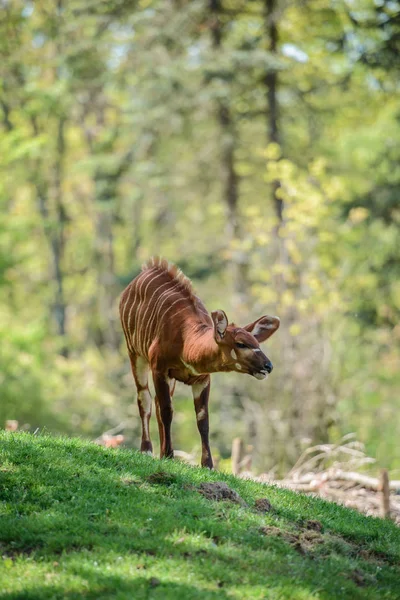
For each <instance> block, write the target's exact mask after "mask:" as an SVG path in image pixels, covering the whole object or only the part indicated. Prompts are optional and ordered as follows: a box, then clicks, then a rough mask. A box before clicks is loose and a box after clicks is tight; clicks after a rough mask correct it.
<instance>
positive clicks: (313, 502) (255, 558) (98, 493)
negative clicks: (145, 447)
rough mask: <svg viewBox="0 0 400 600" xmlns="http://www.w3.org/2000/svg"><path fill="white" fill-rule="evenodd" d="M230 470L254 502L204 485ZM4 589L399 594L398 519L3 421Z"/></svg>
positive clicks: (69, 593) (25, 595)
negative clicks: (208, 494) (207, 494)
mask: <svg viewBox="0 0 400 600" xmlns="http://www.w3.org/2000/svg"><path fill="white" fill-rule="evenodd" d="M160 471H163V472H165V473H166V475H165V476H159V477H151V475H152V474H154V473H157V472H160ZM221 480H223V481H225V482H227V483H228V485H229V486H230V487H232V488H233V489H235V490H236V491H237V492H238V493H239V494H240V496H241V497H242V498H243V499H244V500H245V501H246V502H247V504H248V506H247V507H246V506H241V505H239V504H234V503H231V502H227V501H223V502H216V501H210V500H207V499H206V498H204V497H203V496H202V495H200V494H199V493H198V491H197V487H198V485H199V484H200V483H201V482H204V481H221ZM263 497H267V498H268V499H269V500H270V502H271V504H272V510H271V511H270V512H268V513H266V514H260V513H258V512H257V511H256V510H255V508H254V504H255V501H256V499H258V498H263ZM310 519H313V520H317V521H318V522H319V524H318V523H317V524H316V526H317V529H318V528H320V526H322V531H315V530H312V529H310V527H312V524H310V523H308V520H310ZM0 598H7V599H10V600H11V599H17V598H18V599H21V600H22V599H23V600H33V599H35V600H36V599H44V598H49V599H50V598H51V599H52V600H53V599H58V598H63V599H64V598H65V599H68V600H72V599H75V598H76V599H81V598H90V599H93V600H100V599H105V598H109V599H113V600H115V599H117V600H123V599H126V600H133V599H134V600H141V599H150V598H151V599H159V600H168V599H171V600H178V599H187V600H196V599H201V600H208V599H210V600H211V599H214V598H215V599H217V598H218V599H228V598H232V599H238V600H242V599H246V600H247V599H261V598H274V599H278V598H279V599H281V598H282V599H283V598H287V599H288V600H297V599H302V600H304V599H316V598H321V599H334V598H337V599H340V600H343V599H347V598H349V599H352V600H354V599H356V598H360V599H361V598H362V599H363V600H364V599H372V598H379V599H380V600H381V599H382V598H393V599H397V600H398V599H399V598H400V530H399V529H398V528H397V527H396V526H395V525H393V524H392V523H390V522H386V521H383V520H380V519H375V518H372V517H364V516H362V515H360V514H358V513H356V512H353V511H351V510H348V509H345V508H342V507H339V506H336V505H335V504H330V503H327V502H324V501H322V500H320V499H316V498H310V497H307V496H305V495H301V494H295V493H292V492H289V491H287V490H283V489H278V488H274V487H267V486H264V485H261V484H257V483H254V482H250V481H242V480H240V479H236V478H235V477H233V476H228V475H224V474H221V473H218V472H209V471H208V470H205V469H200V468H194V467H190V466H187V465H184V464H182V463H180V462H178V461H159V460H155V459H153V458H151V457H149V456H146V455H141V454H140V453H138V452H135V451H127V450H106V449H104V448H101V447H98V446H96V445H94V444H89V443H85V442H82V441H80V440H77V439H60V438H51V437H48V436H38V437H35V436H31V435H27V434H7V433H1V434H0Z"/></svg>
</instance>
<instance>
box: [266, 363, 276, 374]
mask: <svg viewBox="0 0 400 600" xmlns="http://www.w3.org/2000/svg"><path fill="white" fill-rule="evenodd" d="M273 368H274V367H273V366H272V362H270V361H268V362H266V363H265V365H264V369H265V370H266V371H268V373H271V371H272V369H273Z"/></svg>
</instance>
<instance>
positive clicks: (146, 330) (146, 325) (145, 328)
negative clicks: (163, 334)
mask: <svg viewBox="0 0 400 600" xmlns="http://www.w3.org/2000/svg"><path fill="white" fill-rule="evenodd" d="M171 283H172V281H167V282H166V283H163V284H162V285H160V287H158V288H157V289H156V290H155V291H154V292H153V295H152V296H151V298H150V300H149V302H148V306H147V308H146V312H145V313H144V315H143V317H142V327H143V340H142V341H143V346H148V345H149V344H148V342H149V341H150V340H147V335H148V333H150V332H151V327H150V325H151V323H152V321H153V317H154V313H155V310H156V306H157V304H158V302H159V300H160V298H161V297H162V296H164V295H165V294H168V293H169V292H172V290H173V288H174V287H176V286H177V284H175V285H173V286H172V287H170V288H169V289H168V290H165V291H164V292H162V293H161V294H160V295H159V297H158V298H157V299H156V301H155V303H154V305H153V306H152V304H151V302H152V300H153V298H154V295H155V294H157V293H158V292H159V291H160V290H161V289H162V288H163V287H165V286H166V285H171ZM172 293H176V292H172ZM149 308H150V309H151V313H150V317H149V318H148V321H147V323H146V322H145V317H146V314H147V311H148V310H149ZM149 327H150V331H149ZM144 350H145V348H144Z"/></svg>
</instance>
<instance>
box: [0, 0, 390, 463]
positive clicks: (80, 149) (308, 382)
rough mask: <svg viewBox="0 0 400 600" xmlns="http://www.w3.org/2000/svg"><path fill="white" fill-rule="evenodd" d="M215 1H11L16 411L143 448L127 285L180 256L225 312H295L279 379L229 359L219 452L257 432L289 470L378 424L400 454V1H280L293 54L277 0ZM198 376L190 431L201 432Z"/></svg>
mask: <svg viewBox="0 0 400 600" xmlns="http://www.w3.org/2000/svg"><path fill="white" fill-rule="evenodd" d="M216 4H217V5H218V6H219V7H220V10H219V13H218V14H214V12H213V11H212V10H211V5H210V3H209V2H206V1H205V0H196V1H190V2H189V1H186V0H183V1H179V2H170V1H167V0H156V1H145V0H141V1H135V2H133V1H126V0H122V1H119V0H118V1H113V0H104V1H102V2H97V3H95V2H89V3H87V2H83V1H82V0H74V1H73V2H64V1H62V0H60V2H58V3H57V7H56V8H55V7H54V3H51V2H49V1H48V0H43V1H41V2H35V3H30V2H28V3H27V2H22V0H16V1H15V2H12V3H7V6H6V7H5V9H4V11H2V15H1V18H0V54H1V59H2V60H1V61H0V62H1V66H0V157H1V158H0V175H1V176H0V210H1V212H2V214H4V217H3V218H2V220H1V223H0V338H1V346H2V351H1V353H0V367H1V387H2V390H1V392H2V402H1V403H0V424H2V423H3V422H4V421H5V420H6V419H17V420H18V421H19V422H20V424H21V425H24V424H26V425H27V426H28V425H29V426H30V427H31V428H32V429H33V428H36V427H38V426H41V427H42V426H45V427H47V428H49V429H50V430H52V431H57V432H64V433H69V434H71V433H75V434H77V435H85V436H88V437H90V438H94V437H96V436H97V435H99V434H100V433H101V431H102V430H105V429H108V428H112V427H113V426H115V425H118V424H119V423H121V422H123V423H124V424H125V431H124V433H125V436H126V439H127V443H128V444H130V445H135V446H136V445H137V436H138V432H139V427H138V420H137V411H136V409H135V407H134V405H133V400H134V392H133V389H134V388H133V381H132V378H131V374H130V367H129V363H128V360H127V355H126V351H125V348H124V347H123V345H122V332H121V329H120V326H119V322H118V315H117V303H118V296H119V294H120V292H121V291H122V289H123V288H124V286H125V285H126V284H127V283H128V282H129V281H130V279H131V278H132V277H134V276H135V275H136V274H137V273H138V271H139V269H140V265H141V263H142V262H144V261H145V260H147V259H148V258H149V256H151V255H152V254H162V255H164V256H166V257H167V258H168V259H169V260H171V261H175V262H177V263H178V264H179V266H181V267H182V268H183V270H184V271H185V273H186V274H187V275H189V276H190V277H191V278H193V281H194V284H195V287H196V288H197V291H198V293H199V295H200V296H201V297H202V298H203V299H204V301H205V303H206V305H207V306H208V307H209V308H210V309H211V310H212V309H215V308H223V309H225V310H226V312H227V314H228V316H229V318H230V319H231V320H234V321H236V322H238V323H240V322H241V323H246V322H249V321H250V320H251V319H252V318H254V317H257V316H259V315H260V314H265V313H270V314H278V315H279V316H280V317H281V318H282V326H281V329H280V331H279V333H278V334H277V335H276V337H275V336H274V338H272V339H271V342H270V343H269V345H268V354H269V355H270V357H271V359H272V361H273V363H274V366H275V368H274V372H273V375H272V376H271V378H270V379H269V381H268V383H267V387H264V386H263V385H262V384H261V385H260V384H259V383H257V382H255V381H252V380H250V379H248V378H244V377H240V376H236V375H233V374H232V375H218V376H216V377H214V378H213V380H214V381H213V384H212V389H213V391H212V412H211V415H212V416H211V423H212V436H213V439H212V442H213V447H214V448H215V452H216V453H218V454H220V456H221V457H222V458H223V459H226V458H227V457H228V456H229V452H230V444H231V440H232V437H234V436H235V435H242V436H243V437H244V438H245V441H246V443H251V444H252V445H253V446H254V459H255V461H254V463H255V468H256V469H257V470H269V469H271V468H274V469H276V470H280V471H282V472H283V471H285V470H286V469H287V467H288V465H289V464H291V463H293V461H294V460H295V459H296V458H297V456H298V453H299V451H300V450H301V448H303V447H304V445H307V444H309V443H313V442H323V441H327V440H328V439H330V438H331V439H332V438H335V437H341V436H342V435H343V434H346V433H348V432H349V431H356V433H357V435H358V436H359V437H360V439H361V441H363V442H364V443H365V444H366V447H367V451H369V452H370V453H373V454H376V456H377V459H378V462H379V464H380V465H382V466H385V467H390V468H393V469H396V468H399V464H400V463H399V461H400V456H399V449H398V444H397V439H398V438H399V435H400V429H399V427H400V422H399V420H398V419H396V418H393V417H394V415H395V411H396V407H397V403H398V401H397V398H398V397H399V392H400V381H399V377H398V364H399V361H400V332H399V325H398V323H399V315H400V288H399V283H398V281H399V274H400V271H399V248H400V238H399V222H400V221H399V218H400V217H399V203H398V196H399V190H400V176H399V168H398V159H399V150H398V148H399V139H400V129H399V109H398V94H399V89H398V63H397V62H396V61H395V56H396V49H397V45H398V29H399V6H398V2H393V1H391V2H386V1H384V0H382V1H381V2H373V1H372V0H357V1H356V2H353V3H351V6H350V4H349V3H347V4H346V3H342V4H340V3H339V4H338V3H332V2H330V1H329V0H312V1H311V2H307V3H306V4H304V3H303V2H297V1H291V2H285V3H277V5H276V15H275V17H276V26H277V33H278V41H277V47H276V51H275V52H273V51H272V49H271V43H270V42H271V39H270V36H269V34H268V31H269V29H268V26H267V25H268V24H267V22H266V16H265V6H266V3H265V2H261V1H258V0H255V1H253V2H242V1H241V0H234V1H232V2H231V1H228V0H226V1H225V0H222V2H219V3H218V2H217V3H216ZM267 4H268V3H267ZM217 26H218V27H217ZM216 27H217V29H218V32H219V35H220V43H219V45H217V46H216V44H215V32H216V29H215V28H216ZM213 35H214V37H213ZM213 40H214V42H213ZM271 72H274V73H277V91H276V102H277V117H276V126H277V128H278V132H279V136H278V137H279V140H280V143H279V144H277V143H276V141H274V140H271V136H270V134H269V133H268V131H269V127H270V118H271V112H272V111H271V106H270V104H269V103H268V93H267V92H268V90H267V86H266V80H267V75H268V74H270V73H271ZM230 149H231V150H232V152H231V154H230V155H229V150H230ZM229 160H230V161H231V163H230V164H228V163H227V161H228V162H229ZM229 168H231V171H232V172H231V181H232V180H235V181H236V182H237V193H238V201H237V206H235V207H233V208H232V205H231V204H229V202H230V200H229V198H230V196H229V193H227V192H229V191H232V190H229V189H228V184H229V177H228V176H227V173H228V175H229ZM276 182H279V186H278V191H277V192H276V197H274V192H273V189H274V185H275V184H276ZM277 199H278V200H280V201H282V203H283V217H282V220H281V222H280V221H279V219H278V217H277V214H276V200H277ZM189 396H190V390H189V389H188V388H179V387H178V389H177V394H176V411H175V429H174V440H175V446H176V447H177V448H179V449H185V450H193V451H194V452H196V451H197V449H198V442H197V440H198V437H197V431H196V425H195V420H194V417H193V409H192V406H191V401H190V400H189ZM153 425H154V424H153ZM154 429H155V430H156V427H155V426H154ZM154 436H156V431H154V434H153V437H154ZM194 440H196V441H194Z"/></svg>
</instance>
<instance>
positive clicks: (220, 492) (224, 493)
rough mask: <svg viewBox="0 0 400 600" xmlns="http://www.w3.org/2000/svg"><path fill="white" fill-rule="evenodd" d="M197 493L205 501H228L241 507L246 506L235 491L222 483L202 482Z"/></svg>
mask: <svg viewBox="0 0 400 600" xmlns="http://www.w3.org/2000/svg"><path fill="white" fill-rule="evenodd" d="M198 492H199V493H200V494H201V495H202V496H204V497H205V498H207V500H217V501H220V500H229V501H230V502H235V503H236V504H240V505H241V506H247V504H246V502H245V501H244V500H243V498H241V497H240V496H239V494H238V493H237V492H235V490H232V489H231V488H230V487H229V486H228V485H227V484H226V483H225V482H224V481H215V482H204V483H201V484H200V485H199V487H198Z"/></svg>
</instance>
